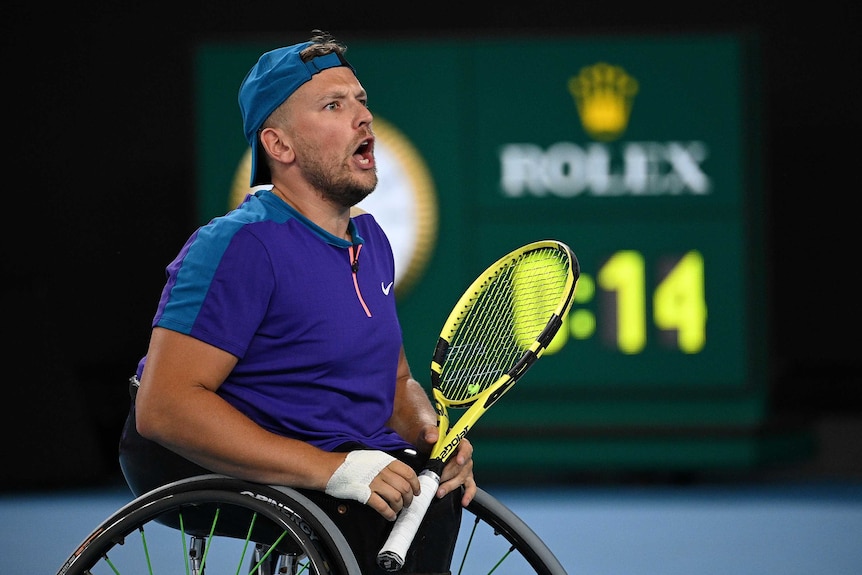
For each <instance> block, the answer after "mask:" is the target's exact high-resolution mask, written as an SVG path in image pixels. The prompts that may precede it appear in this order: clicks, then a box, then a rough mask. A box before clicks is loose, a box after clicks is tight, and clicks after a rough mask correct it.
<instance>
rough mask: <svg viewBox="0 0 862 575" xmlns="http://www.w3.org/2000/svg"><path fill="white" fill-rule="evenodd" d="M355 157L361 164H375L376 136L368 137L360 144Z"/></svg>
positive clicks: (354, 154)
mask: <svg viewBox="0 0 862 575" xmlns="http://www.w3.org/2000/svg"><path fill="white" fill-rule="evenodd" d="M353 157H354V158H356V161H357V162H358V163H359V165H361V166H372V165H373V164H374V138H368V139H365V140H363V141H362V143H360V144H359V147H358V148H356V151H355V152H354V153H353Z"/></svg>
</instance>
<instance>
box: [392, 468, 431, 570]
mask: <svg viewBox="0 0 862 575" xmlns="http://www.w3.org/2000/svg"><path fill="white" fill-rule="evenodd" d="M419 484H420V485H421V486H422V487H421V490H420V491H419V495H417V496H416V497H414V498H413V501H412V502H411V503H410V506H409V507H405V508H404V509H402V510H401V513H400V514H399V515H398V519H396V520H395V524H394V525H393V526H392V531H391V532H390V533H389V537H388V538H387V539H386V543H384V544H383V548H382V549H380V552H379V553H378V554H377V564H378V565H380V567H382V568H383V569H385V570H387V571H398V570H399V569H401V567H403V566H404V560H405V558H406V557H407V550H408V549H410V544H411V543H413V538H414V537H416V532H417V531H419V524H421V523H422V519H423V518H424V517H425V513H426V512H427V511H428V507H429V506H430V505H431V501H432V500H433V499H434V495H435V494H436V493H437V487H439V486H440V476H439V475H437V474H436V473H434V472H433V471H431V470H430V469H426V470H425V471H423V472H422V473H420V474H419Z"/></svg>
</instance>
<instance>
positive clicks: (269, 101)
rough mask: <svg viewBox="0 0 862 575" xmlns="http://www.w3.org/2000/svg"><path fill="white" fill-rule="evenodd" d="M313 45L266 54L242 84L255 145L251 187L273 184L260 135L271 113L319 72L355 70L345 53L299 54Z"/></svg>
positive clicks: (248, 132)
mask: <svg viewBox="0 0 862 575" xmlns="http://www.w3.org/2000/svg"><path fill="white" fill-rule="evenodd" d="M311 45H312V42H303V43H301V44H294V45H293V46H286V47H284V48H277V49H275V50H272V51H270V52H267V53H265V54H264V55H263V56H261V57H260V59H259V60H258V61H257V64H255V65H254V67H252V69H251V70H249V72H248V74H246V77H245V79H243V81H242V84H241V85H240V87H239V109H240V111H241V112H242V126H243V130H244V131H245V139H246V140H248V143H249V145H250V146H251V186H259V185H262V184H270V183H272V175H271V174H270V173H269V166H267V163H266V160H265V159H264V157H263V154H264V153H265V152H264V151H263V150H262V149H261V145H260V141H259V140H260V139H259V138H258V136H257V132H258V130H260V128H261V126H263V123H264V122H265V121H266V119H267V118H268V117H269V115H270V114H272V113H273V112H274V111H275V109H276V108H278V107H279V106H280V105H281V104H282V102H284V101H285V100H287V98H288V97H289V96H290V95H291V94H293V93H294V92H296V90H297V88H299V87H300V86H302V85H303V84H305V83H306V82H308V81H309V80H311V77H312V76H314V75H315V74H317V73H318V72H320V71H322V70H326V69H327V68H335V67H337V66H347V67H348V68H350V69H351V70H353V66H351V65H350V64H349V63H348V62H347V60H345V59H344V57H343V56H342V55H341V54H338V53H334V52H333V53H331V54H326V55H325V56H317V57H315V58H312V59H311V60H309V61H308V62H303V61H302V58H301V57H300V55H299V53H300V52H302V51H303V50H304V49H306V48H307V47H309V46H311Z"/></svg>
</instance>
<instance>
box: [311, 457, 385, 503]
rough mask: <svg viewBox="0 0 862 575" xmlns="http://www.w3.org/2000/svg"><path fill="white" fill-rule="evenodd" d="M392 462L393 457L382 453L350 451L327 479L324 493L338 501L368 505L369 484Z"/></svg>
mask: <svg viewBox="0 0 862 575" xmlns="http://www.w3.org/2000/svg"><path fill="white" fill-rule="evenodd" d="M393 461H395V458H394V457H392V456H391V455H389V454H388V453H383V452H382V451H371V450H360V451H351V452H350V453H348V454H347V457H346V458H345V460H344V463H342V464H341V465H339V466H338V469H336V470H335V473H333V474H332V477H330V478H329V481H328V482H327V483H326V489H325V490H324V491H325V492H326V494H327V495H331V496H333V497H337V498H339V499H352V500H354V501H359V502H360V503H368V499H369V498H370V497H371V482H372V481H373V480H374V478H375V477H377V474H378V473H380V472H381V471H383V469H385V468H386V466H387V465H389V464H390V463H392V462H393Z"/></svg>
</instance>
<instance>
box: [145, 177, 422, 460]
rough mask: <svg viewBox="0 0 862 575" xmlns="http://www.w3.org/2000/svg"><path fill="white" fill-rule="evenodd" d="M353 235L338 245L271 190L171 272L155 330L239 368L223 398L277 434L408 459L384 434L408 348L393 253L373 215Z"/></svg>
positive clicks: (214, 226)
mask: <svg viewBox="0 0 862 575" xmlns="http://www.w3.org/2000/svg"><path fill="white" fill-rule="evenodd" d="M350 231H351V234H352V237H353V241H352V242H350V241H347V240H344V239H342V238H338V237H336V236H333V235H332V234H330V233H328V232H326V231H325V230H323V229H322V228H320V227H319V226H317V225H316V224H314V223H312V222H311V221H310V220H308V219H307V218H305V217H304V216H303V215H302V214H300V213H299V212H297V211H296V210H294V209H293V208H292V207H291V206H289V205H288V204H286V203H285V202H283V201H282V200H281V199H280V198H278V197H277V196H276V195H275V194H273V193H272V192H270V191H269V190H262V191H258V192H257V193H255V194H254V195H249V196H248V197H247V198H246V200H245V201H244V202H243V203H242V205H240V206H239V207H238V208H237V209H235V210H233V211H231V212H229V213H227V214H226V215H224V216H222V217H218V218H215V219H213V220H212V221H211V222H209V223H208V224H207V225H205V226H202V227H201V228H199V229H198V230H197V231H195V232H194V233H193V234H192V235H191V237H190V238H189V240H188V241H187V242H186V244H185V245H184V246H183V248H182V250H181V251H180V253H179V255H178V256H177V257H176V259H174V261H173V262H171V264H170V265H169V266H168V267H167V283H166V284H165V287H164V289H163V291H162V296H161V299H160V301H159V306H158V310H157V311H156V314H155V317H154V319H153V326H159V327H163V328H166V329H170V330H174V331H177V332H180V333H184V334H187V335H190V336H192V337H194V338H196V339H199V340H201V341H204V342H206V343H208V344H210V345H213V346H216V347H218V348H220V349H223V350H225V351H227V352H229V353H231V354H233V355H235V356H236V357H237V358H239V361H238V363H237V364H236V367H235V368H234V370H233V371H232V372H231V374H230V375H229V376H228V378H227V379H226V380H225V382H224V383H223V384H222V386H221V387H220V388H219V390H218V394H219V395H221V396H222V397H223V398H224V399H225V400H226V401H228V402H229V403H231V404H232V405H233V406H234V407H236V408H237V409H238V410H240V411H241V412H243V413H244V414H246V415H247V416H248V417H250V418H251V419H252V420H254V421H256V422H257V423H258V424H260V425H261V426H262V427H264V428H265V429H267V430H269V431H271V432H273V433H277V434H279V435H283V436H287V437H293V438H296V439H301V440H304V441H307V442H309V443H311V444H313V445H316V446H318V447H320V448H322V449H325V450H333V449H335V448H337V447H338V446H339V445H341V444H343V443H345V442H349V441H356V442H359V443H361V444H363V445H365V446H367V447H369V448H373V449H381V450H386V451H388V450H393V449H400V448H403V447H407V445H408V444H407V443H406V442H405V441H404V440H403V439H402V438H401V437H399V436H398V435H397V434H396V433H395V432H394V431H393V430H392V429H390V428H388V427H387V426H386V421H387V420H388V419H389V417H390V416H391V414H392V403H393V398H394V393H395V375H396V370H397V365H398V357H399V352H400V349H401V342H402V339H401V335H402V334H401V326H400V324H399V322H398V316H397V313H396V304H395V290H394V289H392V287H393V282H394V280H395V264H394V258H393V255H392V248H391V246H390V244H389V240H388V239H387V237H386V234H385V233H384V232H383V230H382V229H381V227H380V226H379V225H378V223H377V222H376V220H375V219H374V218H373V217H372V216H371V215H370V214H360V215H357V216H355V217H353V218H352V219H351V221H350ZM357 253H358V257H357ZM354 260H355V262H356V263H354ZM352 267H357V271H356V275H355V278H356V282H357V283H356V284H355V285H354V274H353V269H352ZM145 362H146V357H144V358H142V359H141V362H140V364H139V366H138V375H139V376H140V374H141V373H142V371H143V366H144V364H145Z"/></svg>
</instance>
